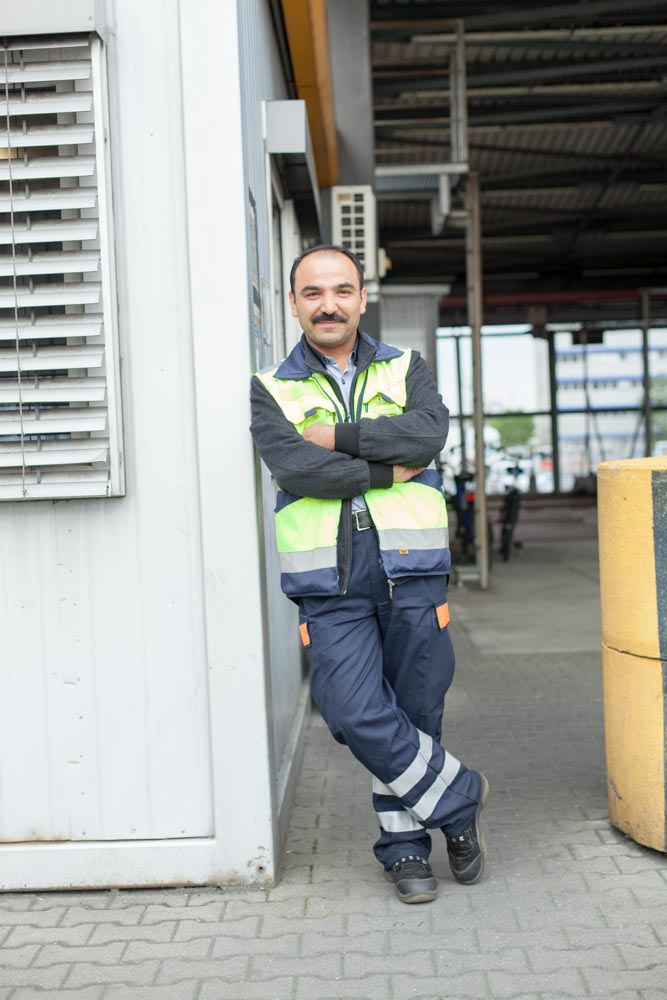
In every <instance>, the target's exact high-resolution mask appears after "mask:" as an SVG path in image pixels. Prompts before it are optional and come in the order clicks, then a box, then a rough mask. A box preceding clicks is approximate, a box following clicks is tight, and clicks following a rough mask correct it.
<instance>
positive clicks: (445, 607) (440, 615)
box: [435, 601, 449, 632]
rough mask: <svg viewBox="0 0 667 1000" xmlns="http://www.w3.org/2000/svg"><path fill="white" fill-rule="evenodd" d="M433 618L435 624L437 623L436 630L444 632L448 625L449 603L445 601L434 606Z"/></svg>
mask: <svg viewBox="0 0 667 1000" xmlns="http://www.w3.org/2000/svg"><path fill="white" fill-rule="evenodd" d="M435 617H436V619H437V622H438V628H439V629H440V631H441V632H444V630H445V629H446V628H447V626H448V625H449V602H448V601H445V603H444V604H438V605H436V609H435Z"/></svg>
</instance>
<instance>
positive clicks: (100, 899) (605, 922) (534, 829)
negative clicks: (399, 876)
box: [0, 539, 667, 1000]
mask: <svg viewBox="0 0 667 1000" xmlns="http://www.w3.org/2000/svg"><path fill="white" fill-rule="evenodd" d="M526 574H535V581H536V582H537V581H538V580H539V586H537V583H536V586H535V587H533V588H531V587H527V586H526V584H525V580H526ZM575 576H576V584H577V586H578V587H579V591H578V593H579V594H580V597H579V601H586V600H587V601H588V602H589V610H590V614H591V615H594V616H595V615H597V584H596V577H595V546H594V542H592V541H590V540H588V541H587V540H586V539H583V540H578V541H577V542H576V545H573V546H572V548H571V551H570V552H569V553H568V550H567V546H559V547H557V548H555V547H553V546H551V547H550V546H549V545H548V544H546V545H544V546H542V547H540V545H539V544H537V543H536V544H535V545H534V546H532V547H530V548H526V550H524V551H523V552H519V553H517V554H516V556H515V557H514V558H513V560H512V561H511V562H510V563H509V564H508V566H506V567H503V566H501V567H497V569H496V572H495V573H494V593H492V594H491V595H483V594H479V593H475V592H473V591H454V592H453V593H452V597H451V604H452V613H453V619H454V624H453V626H452V628H453V632H454V637H455V641H456V647H457V656H458V667H457V677H456V679H455V683H454V688H453V689H452V692H451V693H450V696H449V697H448V704H447V712H446V726H445V743H446V745H447V746H448V747H449V748H450V749H451V750H452V751H453V752H454V753H455V754H456V755H457V756H459V757H460V758H462V759H463V760H464V761H465V762H466V763H467V764H469V765H470V766H472V767H479V768H481V769H483V770H484V771H485V772H486V774H487V775H488V777H489V780H490V783H491V796H490V799H489V805H488V808H487V810H486V813H485V817H486V830H487V836H488V842H489V856H488V866H487V872H486V874H485V877H484V879H483V880H482V881H481V882H480V883H479V884H477V885H475V886H469V887H465V886H461V885H458V884H457V883H456V882H455V881H454V880H453V879H452V877H451V876H450V875H449V874H448V868H447V859H446V851H445V845H444V840H443V839H438V840H437V841H436V845H435V850H434V854H433V862H434V867H435V868H436V870H437V873H438V875H439V876H441V894H440V896H439V898H438V899H437V900H436V901H435V902H434V903H431V904H428V905H421V906H405V905H404V904H402V903H400V902H399V901H398V900H397V899H396V898H395V897H394V895H393V889H392V887H391V886H390V885H389V884H388V883H387V882H386V881H385V880H384V879H383V878H382V873H381V871H380V870H379V867H378V866H377V864H376V862H375V860H374V858H373V857H372V855H371V853H370V845H371V843H372V841H373V839H374V837H375V835H376V831H375V823H374V820H373V816H372V813H371V808H370V801H369V780H368V777H367V775H366V774H365V772H364V771H363V769H362V768H361V767H360V765H358V764H357V763H356V762H355V761H354V760H353V759H352V757H351V756H350V754H349V753H348V752H347V751H346V749H345V748H344V747H341V746H339V745H338V744H336V743H335V742H334V741H333V740H332V739H331V738H330V736H329V734H328V732H327V731H326V729H325V727H324V725H323V723H322V721H321V720H320V719H319V717H317V716H316V717H314V718H313V721H312V724H311V726H310V729H309V734H308V740H307V747H306V753H305V758H304V763H303V768H302V772H301V777H300V781H299V785H298V790H297V797H296V802H295V805H294V809H293V812H292V818H291V826H290V830H289V834H288V840H287V845H286V853H285V857H284V870H283V875H282V880H281V882H280V884H279V885H278V886H277V887H276V888H275V889H272V890H270V891H260V890H257V891H242V890H216V889H205V890H188V891H185V890H161V891H143V890H140V891H120V892H116V891H112V892H92V893H52V894H7V895H4V896H1V897H0V1000H45V998H53V1000H225V998H230V1000H334V998H336V1000H338V998H354V1000H444V998H446V1000H459V998H461V1000H462V998H484V1000H487V998H489V1000H556V998H558V1000H563V998H584V997H614V998H616V1000H657V998H667V860H666V859H665V856H663V855H662V854H658V853H656V852H653V851H650V850H647V849H644V848H642V847H639V846H637V845H636V844H635V843H633V842H632V841H630V840H628V839H626V838H625V837H624V836H623V835H621V834H620V833H618V832H617V831H615V830H613V829H612V828H611V827H610V825H609V822H608V818H607V802H606V790H605V778H604V750H603V733H602V693H601V677H600V657H599V653H598V652H597V649H595V648H594V645H593V643H592V642H591V641H590V634H591V633H589V634H588V637H587V638H586V640H585V641H584V642H583V645H584V646H585V647H586V648H584V649H581V650H578V651H577V650H573V648H572V647H573V642H572V635H571V634H570V632H571V630H570V629H569V628H568V620H567V616H566V615H564V616H563V620H562V623H561V624H562V634H563V637H564V645H563V647H562V648H559V642H558V638H557V632H558V630H554V627H553V626H554V619H557V617H558V616H559V614H561V608H562V607H564V606H565V605H566V604H567V601H568V599H569V598H568V594H570V593H571V588H572V586H573V585H574V583H575ZM582 579H584V580H587V581H588V583H587V584H586V587H587V589H586V587H585V588H584V591H581V586H582ZM520 582H521V583H520ZM522 586H523V591H521V587H522ZM514 589H516V592H517V593H519V592H521V593H522V595H523V596H522V598H521V601H515V602H514V604H512V601H511V600H509V599H508V597H511V594H512V592H513V591H514ZM531 592H534V593H536V594H538V592H539V594H538V596H537V597H535V598H534V599H531V597H530V594H531ZM493 601H496V602H501V601H504V602H505V605H506V607H507V610H506V613H505V614H504V615H503V616H502V622H501V620H500V617H498V625H497V632H498V642H497V649H496V650H493V649H492V648H490V643H489V638H488V629H487V631H486V633H485V640H484V642H483V644H482V648H480V646H478V645H476V644H475V641H474V640H475V629H476V626H479V629H480V634H481V632H482V631H483V630H482V624H483V623H484V622H485V621H486V620H487V617H488V614H489V612H488V609H489V607H490V604H489V602H493ZM494 607H495V608H496V609H497V607H498V603H496V604H495V605H494ZM579 612H580V613H581V608H579ZM494 613H495V614H497V611H496V612H494ZM536 615H537V616H539V615H542V616H543V618H544V621H545V622H546V621H547V616H553V617H548V623H549V635H551V636H552V638H551V640H550V643H549V648H547V649H543V650H540V649H535V650H533V651H528V652H527V651H526V634H527V633H528V632H530V633H531V635H533V636H535V635H536V634H537V635H539V628H537V630H536V621H535V616H536ZM462 623H464V624H462ZM538 624H539V621H538ZM595 628H596V626H595V625H593V626H592V629H593V633H594V632H595ZM522 629H523V631H522ZM554 636H555V638H554ZM517 650H519V651H517Z"/></svg>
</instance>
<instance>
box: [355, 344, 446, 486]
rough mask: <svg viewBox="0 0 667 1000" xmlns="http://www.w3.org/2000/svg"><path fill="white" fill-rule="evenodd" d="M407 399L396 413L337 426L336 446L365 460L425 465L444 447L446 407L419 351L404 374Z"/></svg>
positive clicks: (392, 463)
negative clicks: (401, 408) (400, 410)
mask: <svg viewBox="0 0 667 1000" xmlns="http://www.w3.org/2000/svg"><path fill="white" fill-rule="evenodd" d="M406 390H407V399H406V403H405V410H404V412H403V413H399V414H397V416H395V417H378V418H377V419H376V420H368V419H364V420H359V421H358V422H357V423H349V424H338V425H337V426H336V450H337V451H341V452H343V453H344V454H347V455H352V456H355V457H358V458H363V459H365V460H366V461H367V462H387V463H389V464H391V465H406V466H408V467H411V466H415V465H428V464H429V463H430V462H431V461H432V460H433V459H434V458H435V456H436V455H437V454H438V453H439V452H440V451H442V449H443V448H444V447H445V442H446V440H447V431H448V430H449V410H448V409H447V407H446V406H445V404H444V403H443V401H442V397H441V395H440V393H439V392H438V390H437V389H436V387H435V383H434V381H433V379H432V377H431V373H430V372H429V370H428V366H427V365H426V362H425V361H424V359H423V358H422V357H421V355H420V354H419V353H418V352H417V351H415V352H414V353H413V357H412V360H411V362H410V367H409V368H408V374H407V376H406Z"/></svg>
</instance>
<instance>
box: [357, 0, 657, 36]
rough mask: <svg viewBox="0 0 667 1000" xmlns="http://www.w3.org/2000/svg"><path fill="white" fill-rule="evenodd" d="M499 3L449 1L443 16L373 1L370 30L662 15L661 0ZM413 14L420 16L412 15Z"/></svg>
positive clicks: (436, 9) (438, 9) (434, 8)
mask: <svg viewBox="0 0 667 1000" xmlns="http://www.w3.org/2000/svg"><path fill="white" fill-rule="evenodd" d="M478 6H479V5H478ZM498 6H499V5H498V4H490V5H489V6H488V9H487V10H486V11H484V12H482V13H471V12H470V11H471V5H470V3H448V4H447V8H446V10H447V17H443V13H444V9H443V6H442V5H441V4H418V5H417V4H414V3H402V4H391V5H378V4H372V5H371V8H370V16H371V30H372V31H373V32H374V33H376V32H382V31H385V30H390V31H397V30H400V31H403V32H413V31H414V30H415V29H417V30H419V29H420V28H422V29H423V28H424V27H426V23H425V22H428V24H429V26H434V25H435V24H438V23H441V24H443V25H446V23H447V21H448V20H450V19H458V18H461V19H463V20H464V21H465V26H466V30H467V31H480V30H483V29H488V28H496V27H498V28H507V27H511V26H512V25H526V24H530V25H531V26H532V27H538V26H539V25H541V24H553V23H554V22H555V21H562V20H566V21H567V22H568V24H570V25H572V26H575V25H582V24H583V25H585V24H587V23H590V22H591V21H592V20H593V19H595V18H600V17H606V16H612V15H614V14H622V16H623V21H624V22H625V23H626V24H627V23H628V22H629V21H631V20H632V19H633V18H635V17H639V16H643V15H645V14H646V12H647V11H656V13H657V15H658V16H660V15H662V16H663V17H664V16H665V4H664V0H635V3H633V4H632V5H629V4H628V3H627V0H589V2H587V3H581V2H579V3H562V4H546V3H542V4H536V5H534V6H533V7H528V8H526V7H524V6H523V4H522V5H518V4H511V5H508V9H506V10H498ZM416 14H419V16H418V17H417V16H415V15H416Z"/></svg>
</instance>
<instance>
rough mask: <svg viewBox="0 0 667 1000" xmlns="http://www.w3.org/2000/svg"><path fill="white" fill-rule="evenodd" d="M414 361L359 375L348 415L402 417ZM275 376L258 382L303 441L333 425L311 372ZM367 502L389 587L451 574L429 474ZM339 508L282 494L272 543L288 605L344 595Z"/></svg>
mask: <svg viewBox="0 0 667 1000" xmlns="http://www.w3.org/2000/svg"><path fill="white" fill-rule="evenodd" d="M411 356H412V355H411V352H410V351H407V350H406V351H403V352H402V353H401V354H400V355H398V356H394V357H391V358H390V359H389V360H386V361H382V360H376V361H374V362H373V363H372V364H371V365H370V366H369V368H368V369H367V370H366V371H364V372H361V373H360V375H359V377H358V379H357V383H356V386H355V395H354V399H353V400H351V401H350V402H351V410H352V412H355V413H357V412H360V413H361V417H362V418H364V419H365V418H368V419H371V420H374V419H376V418H377V417H384V416H395V415H397V414H399V413H402V412H403V410H404V408H405V403H406V398H407V392H406V376H407V373H408V368H409V366H410V360H411ZM277 371H278V368H274V369H272V370H271V371H268V372H260V373H258V378H259V379H260V380H261V381H262V383H263V385H264V386H265V387H266V389H267V390H268V392H269V393H270V394H271V395H272V396H273V398H274V399H275V400H276V402H277V403H278V405H279V406H280V408H281V410H282V411H283V413H284V415H285V417H286V418H287V420H289V422H290V423H291V424H293V425H294V427H295V428H296V430H297V431H298V432H299V433H300V434H303V432H304V430H305V428H306V427H308V426H309V425H310V424H311V423H327V424H335V423H337V422H338V415H337V413H338V412H340V409H341V404H340V401H339V400H338V399H337V397H336V396H335V393H334V390H333V388H332V386H331V385H330V383H329V382H328V381H327V379H326V378H325V377H324V375H321V374H320V373H318V372H315V373H313V374H312V375H311V376H310V377H309V378H301V379H289V378H276V372H277ZM364 500H365V502H366V505H367V507H368V510H369V512H370V515H371V518H372V520H373V524H374V525H375V528H376V531H377V534H378V540H379V545H380V554H381V557H382V563H383V566H384V569H385V572H386V574H387V577H388V579H396V578H397V577H403V576H434V575H439V574H445V573H448V572H449V570H450V565H451V559H450V553H449V535H448V531H447V506H446V504H445V500H444V496H443V493H442V480H441V479H440V476H439V475H438V473H437V472H436V471H435V470H434V469H426V470H425V471H424V472H422V473H421V474H420V475H419V476H416V477H415V478H414V479H412V480H411V481H410V482H409V483H395V484H394V485H393V486H392V487H391V488H390V489H373V490H369V491H368V492H367V493H365V494H364ZM342 508H343V501H342V500H319V499H317V498H315V497H298V496H295V495H294V494H293V493H287V492H286V491H284V490H281V491H280V492H279V494H278V501H277V505H276V509H275V513H276V540H277V544H278V554H279V557H280V572H281V586H282V589H283V591H284V592H285V594H287V596H288V597H292V598H294V597H302V596H306V595H308V596H330V595H335V594H339V593H340V592H341V587H342V581H340V580H339V570H338V564H339V559H338V534H339V524H340V518H341V511H342Z"/></svg>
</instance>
